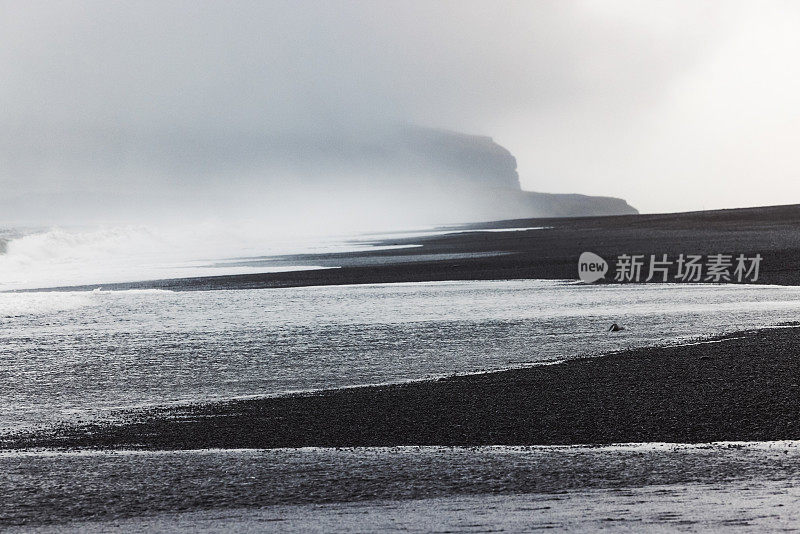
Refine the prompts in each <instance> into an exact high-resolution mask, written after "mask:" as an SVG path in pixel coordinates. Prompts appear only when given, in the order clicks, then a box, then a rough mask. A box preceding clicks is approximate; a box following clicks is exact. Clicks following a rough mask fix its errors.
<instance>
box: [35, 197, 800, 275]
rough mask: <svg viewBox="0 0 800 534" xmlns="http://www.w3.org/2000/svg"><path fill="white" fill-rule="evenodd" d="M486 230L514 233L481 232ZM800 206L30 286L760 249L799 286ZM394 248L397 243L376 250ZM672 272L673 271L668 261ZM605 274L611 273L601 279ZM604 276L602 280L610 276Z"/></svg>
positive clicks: (542, 263) (578, 225) (515, 265)
mask: <svg viewBox="0 0 800 534" xmlns="http://www.w3.org/2000/svg"><path fill="white" fill-rule="evenodd" d="M487 228H492V229H498V228H506V229H517V230H518V231H505V232H486V231H485V230H486V229H487ZM797 228H800V205H787V206H768V207H759V208H741V209H732V210H715V211H700V212H687V213H670V214H650V215H616V216H604V217H575V218H556V219H554V218H548V219H520V220H508V221H495V222H486V223H474V224H465V225H462V226H459V227H457V228H452V230H453V232H452V233H449V234H444V235H418V236H411V237H408V236H398V237H391V236H381V238H380V239H376V240H371V241H369V243H370V244H371V245H374V246H376V247H379V248H376V249H375V250H373V251H369V250H366V251H360V252H344V253H323V254H295V255H288V256H274V257H254V258H240V259H239V260H240V261H234V262H226V263H225V265H226V266H227V267H231V266H243V267H248V268H258V267H263V268H264V269H265V270H268V269H269V268H276V267H278V268H279V267H285V266H287V265H291V266H297V267H302V266H317V267H336V268H335V269H330V268H328V269H315V270H305V271H289V272H273V273H269V272H264V273H258V274H237V275H218V276H205V277H196V278H177V279H163V280H149V281H142V282H129V283H112V284H93V285H80V286H68V287H67V286H62V287H50V288H41V289H35V290H32V291H59V290H92V289H95V288H97V287H98V286H99V285H102V287H103V288H104V289H107V290H112V289H170V290H173V291H196V290H224V289H257V288H280V287H305V286H328V285H351V284H376V283H394V282H440V281H458V280H519V279H542V280H576V279H577V262H578V257H579V256H580V254H581V253H583V252H585V251H591V252H594V253H596V254H598V255H600V256H601V257H603V258H605V259H607V260H610V259H613V258H616V257H617V256H619V255H621V254H641V255H644V256H645V257H649V256H650V255H661V254H667V255H669V256H670V257H675V256H677V255H678V254H701V255H711V254H720V253H725V254H745V255H747V256H748V257H750V256H754V255H755V254H761V255H762V257H763V261H762V264H761V270H760V276H759V279H758V280H757V281H756V283H757V284H766V285H781V286H786V285H793V286H794V285H800V233H799V232H797ZM382 247H402V248H390V249H386V248H382ZM673 271H674V269H673ZM607 280H609V279H608V278H607ZM609 281H610V280H609Z"/></svg>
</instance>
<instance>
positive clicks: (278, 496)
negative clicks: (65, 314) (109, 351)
mask: <svg viewBox="0 0 800 534" xmlns="http://www.w3.org/2000/svg"><path fill="white" fill-rule="evenodd" d="M798 475H800V442H785V443H744V444H743V443H723V444H714V445H696V446H688V445H668V444H652V445H651V444H643V445H632V446H621V447H598V448H595V447H532V448H529V447H520V448H517V447H510V448H509V447H470V448H450V447H397V448H394V447H390V448H379V449H374V448H356V449H316V448H311V449H273V450H266V451H263V450H262V451H259V450H211V451H175V452H127V453H115V452H79V453H54V452H52V451H45V452H40V453H22V454H17V453H10V454H9V453H6V454H0V503H2V505H0V529H2V530H3V531H6V529H8V530H9V531H12V532H14V531H20V532H110V531H120V530H121V531H126V532H127V531H133V532H219V531H230V530H233V531H236V532H264V531H269V532H353V531H355V532H371V531H376V530H381V531H384V530H385V531H389V532H430V531H431V530H432V525H435V530H438V531H445V532H476V531H477V532H486V531H487V530H490V531H496V530H500V529H503V530H504V531H506V532H530V531H531V530H533V529H539V528H542V529H544V528H555V529H560V530H575V531H582V532H585V531H587V530H590V531H595V530H598V529H604V530H612V531H631V532H642V531H644V530H656V531H663V530H664V529H667V528H671V529H675V528H690V529H699V530H725V531H728V530H730V529H731V528H735V527H739V528H741V529H742V530H745V531H748V530H749V531H752V530H753V529H759V530H763V529H780V528H782V527H795V526H796V525H797V524H798V522H800V513H798V511H797V507H796V506H794V502H795V501H796V499H797V496H798V488H797V487H796V484H795V481H796V480H797V477H798ZM43 480H44V481H43Z"/></svg>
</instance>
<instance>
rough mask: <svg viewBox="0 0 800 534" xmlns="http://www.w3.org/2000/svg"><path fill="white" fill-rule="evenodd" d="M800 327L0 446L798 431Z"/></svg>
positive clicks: (142, 418) (68, 431)
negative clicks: (714, 341) (715, 341)
mask: <svg viewBox="0 0 800 534" xmlns="http://www.w3.org/2000/svg"><path fill="white" fill-rule="evenodd" d="M798 377H800V329H798V328H796V327H787V328H780V329H767V330H759V331H754V332H748V333H744V334H742V333H738V334H732V335H730V336H725V337H723V338H720V342H718V343H702V344H696V345H683V346H675V347H660V348H643V349H634V350H630V351H626V352H622V353H616V354H610V355H606V356H601V357H596V358H585V359H576V360H569V361H566V362H563V363H561V364H559V365H551V366H537V367H531V368H524V369H515V370H507V371H498V372H492V373H487V374H476V375H465V376H458V377H452V378H446V379H440V380H437V381H428V382H412V383H407V384H401V385H389V386H367V387H359V388H349V389H342V390H330V391H324V392H320V393H315V394H296V395H289V396H285V397H274V398H265V399H251V400H241V401H230V402H220V403H210V404H205V405H197V406H189V407H181V408H174V409H171V408H163V409H157V410H153V411H150V412H137V413H136V414H135V415H136V417H135V418H133V419H132V420H131V422H129V423H121V424H106V425H103V424H96V425H88V426H84V427H71V426H63V427H60V428H57V429H54V430H53V432H52V433H46V434H39V435H27V436H26V435H20V436H16V437H13V438H12V439H11V440H10V441H7V442H6V443H5V444H3V445H2V446H0V448H2V449H7V450H8V449H20V448H31V447H44V448H59V447H66V448H107V449H148V450H176V449H207V448H222V449H226V448H265V449H268V448H285V447H289V448H293V447H311V446H313V447H365V446H371V447H373V446H397V445H445V446H477V445H576V444H581V445H586V444H596V445H600V444H613V443H630V442H637V443H639V442H672V443H704V442H715V441H769V440H790V439H800V378H798Z"/></svg>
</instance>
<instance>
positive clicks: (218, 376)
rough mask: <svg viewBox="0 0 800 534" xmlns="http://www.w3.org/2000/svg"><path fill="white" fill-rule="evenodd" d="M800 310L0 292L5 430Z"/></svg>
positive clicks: (531, 299)
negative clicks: (618, 328)
mask: <svg viewBox="0 0 800 534" xmlns="http://www.w3.org/2000/svg"><path fill="white" fill-rule="evenodd" d="M798 316H800V288H794V287H771V286H747V285H681V284H672V285H666V284H665V285H660V284H648V285H625V286H619V285H615V286H585V285H580V284H576V283H571V282H559V281H537V280H517V281H468V282H431V283H403V284H376V285H351V286H328V287H304V288H285V289H257V290H226V291H197V292H170V291H160V290H141V291H85V292H76V291H63V292H43V293H35V292H31V293H0V384H2V388H0V429H5V430H8V429H11V428H18V427H24V426H30V425H38V424H44V423H50V422H54V421H58V420H75V419H85V418H89V417H103V416H106V415H107V414H108V413H109V411H110V410H113V409H115V408H126V407H140V406H154V405H163V404H172V403H195V402H208V401H212V400H221V399H232V398H241V397H251V396H256V397H257V396H270V395H279V394H284V393H288V392H294V391H305V390H316V389H326V388H340V387H347V386H357V385H365V384H381V383H391V382H401V381H408V380H420V379H427V378H433V377H440V376H448V375H452V374H461V373H472V372H482V371H492V370H499V369H506V368H512V367H524V366H530V365H541V364H552V363H557V362H559V361H563V360H568V359H572V358H581V357H592V356H597V355H601V354H606V353H609V352H613V351H619V350H623V349H627V348H632V347H640V346H648V345H659V344H669V343H686V342H693V341H695V340H696V339H697V338H707V337H708V336H712V335H716V334H721V333H725V332H731V331H735V330H739V329H749V328H757V327H764V326H770V325H777V324H780V323H782V322H786V321H792V320H795V319H797V317H798ZM611 323H618V324H620V325H622V326H623V327H624V328H625V330H623V331H621V332H616V333H609V332H608V327H609V325H610V324H611Z"/></svg>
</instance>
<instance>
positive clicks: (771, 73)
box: [0, 0, 800, 212]
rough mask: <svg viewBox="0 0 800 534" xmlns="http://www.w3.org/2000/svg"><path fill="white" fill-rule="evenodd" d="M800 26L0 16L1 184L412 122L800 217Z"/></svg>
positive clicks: (375, 6)
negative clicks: (182, 142) (222, 144)
mask: <svg viewBox="0 0 800 534" xmlns="http://www.w3.org/2000/svg"><path fill="white" fill-rule="evenodd" d="M799 28H800V7H798V4H797V3H793V2H788V1H787V2H764V1H759V2H755V1H754V2H751V3H736V2H716V1H711V2H707V3H704V2H698V1H688V2H678V1H675V2H655V1H653V2H641V1H630V2H615V1H603V2H601V1H588V2H577V1H576V2H564V1H551V2H544V1H542V2H518V3H517V2H503V1H500V2H468V1H464V0H460V1H452V2H430V1H428V0H426V1H419V2H413V1H408V0H403V1H397V2H392V3H389V2H379V1H364V2H331V1H327V2H296V1H287V2H276V1H258V2H241V1H216V2H203V1H199V0H191V1H185V2H181V1H174V2H164V1H156V2H146V1H137V2H109V1H98V2H57V1H53V0H48V1H46V2H34V1H31V0H19V1H11V2H0V101H2V106H0V120H1V121H2V124H3V125H4V126H3V128H2V132H0V187H1V188H2V190H3V191H4V193H3V194H9V192H11V193H15V194H16V193H20V192H28V191H32V192H41V191H45V190H48V189H50V190H57V189H58V188H67V187H73V186H76V187H95V186H96V187H98V188H102V187H103V184H104V183H106V182H104V180H105V179H106V176H104V172H105V171H106V170H107V171H108V172H112V171H111V169H113V172H116V173H129V174H131V175H135V174H147V173H156V171H155V170H154V169H153V168H152V167H151V162H148V161H144V160H142V159H146V158H141V157H139V155H140V154H139V153H138V152H136V151H135V150H134V151H133V152H132V153H131V154H129V157H128V158H127V159H125V158H122V160H123V161H122V162H120V161H119V160H120V158H121V156H120V154H124V153H125V150H126V148H125V147H129V146H131V145H136V143H137V142H138V141H137V140H141V143H142V144H145V145H147V144H148V143H149V144H153V143H156V144H157V143H158V141H157V140H158V139H161V138H165V137H168V136H175V135H179V136H184V137H186V136H189V137H191V136H193V135H197V136H205V137H211V138H226V139H233V140H235V139H236V138H237V136H247V135H250V134H252V133H253V132H257V133H259V134H266V135H270V136H274V137H275V138H290V137H293V136H298V135H315V134H317V133H319V134H323V135H324V134H326V133H327V132H331V131H336V130H337V129H340V128H342V127H344V126H348V127H349V126H358V127H361V126H364V127H367V128H369V127H370V126H372V125H380V124H382V123H386V122H392V121H402V122H411V123H417V124H421V125H426V126H433V127H439V128H447V129H454V130H460V131H465V132H469V133H476V134H485V135H491V136H492V137H494V138H495V140H496V141H497V142H498V143H500V144H502V145H504V146H505V147H506V148H508V149H509V150H510V151H511V152H512V153H513V154H514V155H515V156H516V157H517V160H518V164H519V173H520V179H521V182H522V185H523V187H525V188H526V189H530V190H536V191H546V192H580V193H586V194H598V195H610V196H619V197H623V198H625V199H626V200H628V201H629V203H631V204H632V205H633V206H635V207H637V208H639V209H640V210H641V211H643V212H663V211H683V210H692V209H702V208H719V207H738V206H749V205H765V204H781V203H800V31H798V29H799ZM154 139H155V140H156V141H153V140H154ZM144 153H147V151H144ZM106 160H108V161H106ZM162 171H163V169H162ZM159 172H161V171H159ZM76 184H77V185H76Z"/></svg>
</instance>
